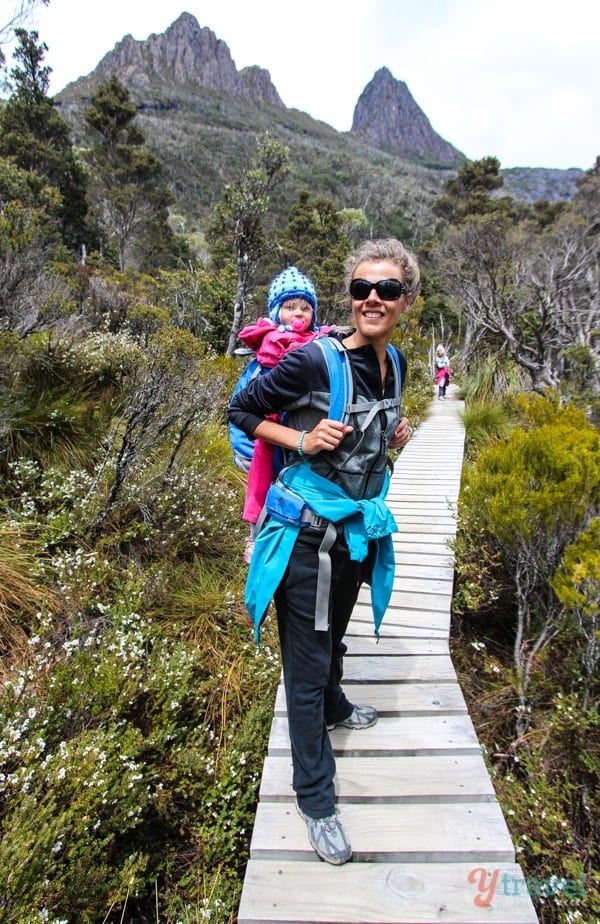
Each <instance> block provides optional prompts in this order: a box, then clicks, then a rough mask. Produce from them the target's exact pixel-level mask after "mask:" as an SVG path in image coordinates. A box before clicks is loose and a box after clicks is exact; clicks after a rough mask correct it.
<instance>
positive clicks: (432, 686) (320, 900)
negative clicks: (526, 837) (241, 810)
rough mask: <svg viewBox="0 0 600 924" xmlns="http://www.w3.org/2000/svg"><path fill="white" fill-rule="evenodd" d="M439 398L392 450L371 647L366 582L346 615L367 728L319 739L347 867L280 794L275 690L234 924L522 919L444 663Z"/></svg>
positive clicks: (457, 425)
mask: <svg viewBox="0 0 600 924" xmlns="http://www.w3.org/2000/svg"><path fill="white" fill-rule="evenodd" d="M455 393H456V390H455V389H453V388H452V386H451V387H450V389H449V397H448V399H447V400H445V401H434V402H433V403H432V405H431V408H430V413H429V416H428V417H427V419H426V420H425V421H424V422H423V423H422V424H421V426H420V427H419V429H418V431H417V432H416V433H415V435H414V436H413V438H412V440H411V442H410V444H409V445H408V446H407V447H406V449H405V450H404V451H403V452H402V454H401V457H400V459H399V461H398V463H397V466H396V471H395V473H394V476H393V479H392V485H391V490H390V494H389V496H388V502H389V505H390V507H391V509H392V511H393V513H394V515H395V517H396V521H397V523H398V527H399V532H398V533H397V534H396V535H395V537H394V543H395V550H396V562H397V567H396V579H395V582H394V591H393V595H392V600H391V605H390V607H389V609H388V611H387V613H386V616H385V619H384V622H383V625H382V630H381V638H380V640H379V642H377V640H376V639H375V638H374V636H373V621H372V615H371V609H370V605H369V603H368V600H369V592H368V588H367V589H366V590H363V591H361V596H360V598H359V602H358V605H357V607H356V609H355V612H354V615H353V617H352V620H351V622H350V626H349V630H348V635H347V642H348V654H347V656H346V658H345V661H344V667H345V674H344V687H345V689H346V692H347V693H348V696H349V698H350V699H352V700H353V701H354V702H358V703H370V704H372V705H373V706H376V707H377V709H378V711H379V716H380V718H379V721H378V723H377V724H376V725H375V726H373V727H372V728H369V729H364V730H362V731H349V730H348V729H344V728H337V729H335V730H334V731H333V732H331V736H332V741H333V744H334V750H335V753H336V764H337V776H336V791H337V795H338V811H339V816H340V820H341V821H342V822H343V824H344V826H345V828H346V831H347V833H348V836H349V838H350V841H351V843H352V847H353V851H354V853H353V859H352V862H350V863H347V864H345V865H344V866H341V867H334V866H331V865H329V864H327V863H323V862H322V861H320V860H319V858H318V857H317V856H316V854H315V853H314V851H313V850H312V848H311V846H310V844H309V842H308V839H307V835H306V825H305V823H304V821H303V820H302V819H301V818H300V817H299V816H298V814H297V812H296V808H295V805H294V794H293V791H292V787H291V759H290V745H289V738H288V733H287V719H286V709H285V694H284V692H283V688H282V687H281V686H280V688H279V690H278V693H277V699H276V703H275V712H274V718H273V725H272V729H271V736H270V741H269V749H268V755H267V757H266V760H265V764H264V770H263V776H262V784H261V789H260V800H259V804H258V807H257V813H256V820H255V825H254V831H253V835H252V842H251V847H250V860H249V863H248V866H247V870H246V876H245V880H244V886H243V890H242V896H241V902H240V907H239V914H238V922H239V924H276V922H285V924H301V922H302V924H319V922H329V924H430V922H431V924H433V922H436V924H437V922H449V924H483V922H485V924H536V922H537V921H538V919H537V916H536V914H535V910H534V908H533V904H532V902H531V899H530V898H529V895H528V893H527V888H526V883H525V880H524V877H523V874H522V872H521V869H520V867H519V866H518V865H517V864H516V863H515V852H514V847H513V844H512V841H511V838H510V835H509V832H508V828H507V826H506V823H505V820H504V817H503V815H502V812H501V810H500V807H499V805H498V803H497V801H496V798H495V795H494V790H493V787H492V783H491V781H490V778H489V775H488V772H487V769H486V766H485V762H484V760H483V757H482V754H481V748H480V746H479V744H478V741H477V737H476V735H475V731H474V729H473V725H472V723H471V720H470V718H469V715H468V712H467V708H466V705H465V701H464V698H463V696H462V693H461V690H460V687H459V685H458V682H457V678H456V674H455V672H454V668H453V666H452V662H451V659H450V654H449V644H448V637H449V627H450V604H451V597H452V584H453V565H454V560H453V554H452V550H451V547H450V545H449V542H450V541H451V540H452V539H453V538H454V535H455V532H456V520H455V510H456V501H457V497H458V491H459V485H460V475H461V468H462V462H463V446H464V430H463V426H462V420H461V416H460V414H461V411H462V409H463V407H462V403H461V402H460V401H458V400H457V399H456V398H455V397H454V394H455Z"/></svg>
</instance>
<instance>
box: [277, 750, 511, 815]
mask: <svg viewBox="0 0 600 924" xmlns="http://www.w3.org/2000/svg"><path fill="white" fill-rule="evenodd" d="M336 768H337V773H336V777H335V789H336V797H337V801H338V802H339V803H343V802H360V803H368V802H385V803H397V802H494V801H495V800H496V796H495V793H494V787H493V786H492V782H491V780H490V777H489V773H488V771H487V767H486V765H485V761H484V760H483V757H482V756H481V755H480V754H453V755H451V756H448V755H445V754H438V755H436V756H435V757H432V756H431V755H430V754H427V755H426V756H420V755H414V754H413V755H411V756H409V757H406V756H402V755H400V756H394V757H363V756H361V757H338V758H336ZM260 799H261V800H262V801H266V802H293V801H294V791H293V789H292V761H291V758H290V757H279V756H268V757H267V758H266V760H265V763H264V768H263V773H262V781H261V787H260Z"/></svg>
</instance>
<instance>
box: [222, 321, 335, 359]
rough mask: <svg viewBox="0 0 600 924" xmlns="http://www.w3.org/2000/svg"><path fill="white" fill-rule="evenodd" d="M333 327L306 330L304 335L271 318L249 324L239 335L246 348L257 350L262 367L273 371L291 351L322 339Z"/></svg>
mask: <svg viewBox="0 0 600 924" xmlns="http://www.w3.org/2000/svg"><path fill="white" fill-rule="evenodd" d="M330 330H332V327H331V326H328V327H327V326H325V327H320V328H319V329H318V330H306V331H304V332H303V333H300V332H299V331H295V330H288V329H287V328H285V327H284V328H282V327H281V326H278V325H277V324H274V323H273V321H271V320H270V319H269V318H259V319H258V321H257V322H256V324H248V326H247V327H244V328H243V330H242V331H241V332H240V334H239V338H240V340H242V341H243V342H244V343H245V344H246V346H249V347H250V349H252V350H256V358H257V359H258V361H259V363H260V364H261V366H265V367H266V368H267V369H272V368H273V366H276V365H277V363H278V362H279V360H280V359H282V358H283V357H284V356H285V354H286V353H288V352H289V351H290V350H295V349H297V348H298V347H301V346H304V344H305V343H310V341H311V340H314V339H315V337H321V336H322V335H323V334H326V333H327V332H328V331H330Z"/></svg>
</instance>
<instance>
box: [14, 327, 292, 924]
mask: <svg viewBox="0 0 600 924" xmlns="http://www.w3.org/2000/svg"><path fill="white" fill-rule="evenodd" d="M0 350H1V344H0ZM142 353H143V350H142V348H141V347H140V346H139V344H138V343H135V342H134V341H132V340H131V339H130V338H129V337H128V336H127V335H126V334H124V333H123V332H121V333H119V334H116V335H115V334H111V333H109V332H108V331H100V332H96V333H91V334H89V335H88V336H86V337H85V338H84V337H76V336H71V339H65V340H64V341H61V340H60V338H57V342H56V343H55V344H53V347H52V351H51V352H48V350H47V346H45V345H44V344H43V343H42V341H41V340H40V341H39V342H33V341H32V342H30V343H28V344H27V347H26V348H25V347H22V348H21V352H20V353H13V354H11V356H14V357H16V358H15V359H14V361H13V359H11V362H13V367H14V376H15V377H14V384H15V388H16V387H17V385H18V389H20V391H19V395H21V396H22V398H23V400H22V403H21V404H20V405H19V414H20V415H21V416H19V418H17V416H16V415H13V416H12V417H11V418H10V420H7V427H5V429H4V430H3V431H2V435H3V436H4V437H5V438H6V440H9V438H10V441H9V442H6V443H5V448H6V452H5V453H4V455H3V456H2V457H1V459H0V462H1V465H2V473H3V475H4V476H5V477H4V478H3V480H2V482H0V503H1V504H2V515H3V530H2V537H1V540H0V576H1V577H2V578H3V580H2V588H1V590H0V644H1V645H2V655H3V657H2V660H1V661H0V920H2V922H3V924H91V922H100V921H102V922H106V924H111V922H117V921H125V920H126V921H128V922H130V924H137V922H139V924H146V922H147V921H149V920H155V919H156V916H157V909H159V915H160V917H159V919H160V920H161V922H164V924H175V922H176V921H181V922H186V924H188V922H189V924H191V922H198V921H206V920H212V921H215V922H221V921H223V922H225V921H233V920H234V919H235V914H236V909H237V901H238V898H239V892H240V889H241V882H242V875H243V869H244V865H245V861H246V858H247V852H248V845H249V841H250V831H251V828H252V822H253V817H254V810H255V803H256V799H257V787H258V781H259V775H260V767H261V765H262V760H263V755H264V750H265V748H266V739H267V735H268V729H269V726H270V717H271V714H272V706H273V697H274V691H275V687H276V684H277V680H278V676H279V670H280V667H279V662H278V656H277V655H276V654H275V648H274V647H273V646H271V647H270V646H269V636H270V635H272V634H273V633H274V631H275V628H274V626H273V625H269V626H267V627H266V628H265V632H264V633H263V637H264V639H265V642H264V644H263V646H262V647H261V649H260V650H259V649H257V648H256V646H255V644H254V640H253V637H252V630H251V628H250V626H249V625H248V623H247V621H246V618H245V612H244V607H243V581H244V577H245V566H244V565H243V562H242V550H243V538H244V536H245V533H246V526H245V524H243V522H242V520H241V509H242V505H243V488H244V485H243V481H242V479H241V476H240V473H239V472H238V471H237V469H235V467H234V465H233V462H232V459H231V450H230V447H229V442H228V438H227V433H226V428H225V424H224V419H225V414H224V405H225V401H226V399H227V397H228V393H229V390H230V388H229V386H230V385H231V387H233V381H232V380H233V379H234V378H235V375H236V368H235V364H231V363H230V362H229V361H225V360H224V359H223V358H222V357H221V358H217V357H213V356H212V355H211V353H210V351H207V350H204V349H203V348H202V345H201V344H199V343H193V342H191V340H190V338H189V337H184V338H176V337H172V338H170V339H169V337H168V336H165V337H164V338H163V340H162V341H161V342H160V343H159V342H156V343H155V344H154V346H153V351H150V352H147V353H146V354H144V355H142ZM9 369H10V365H9V364H8V365H5V367H4V370H3V373H2V374H3V375H4V379H3V380H2V382H0V384H6V382H7V380H8V379H7V376H8V372H7V370H9ZM147 374H149V375H150V380H149V384H148V380H147V379H146V378H145V376H146V375H147ZM44 377H46V379H47V380H48V381H50V380H51V381H52V386H53V387H52V389H51V393H50V392H48V393H47V394H46V395H45V397H44V403H43V408H42V406H41V405H40V403H39V400H38V399H39V395H40V387H41V385H42V384H43V381H44ZM61 382H62V385H61ZM63 386H64V389H65V390H66V392H68V395H65V393H64V391H61V389H63ZM173 389H176V391H174V390H173ZM15 394H16V392H15ZM139 398H142V399H144V400H146V399H148V402H149V403H148V404H147V405H145V414H146V416H145V418H144V424H143V426H140V427H139V429H137V430H136V421H137V420H138V418H136V416H135V415H136V409H137V408H138V403H137V402H138V399H139ZM154 398H156V403H155V404H153V403H152V400H153V399H154ZM63 399H65V400H63ZM76 399H77V400H76ZM79 399H81V400H79ZM151 399H152V400H151ZM28 408H30V410H31V409H32V410H31V414H32V416H31V417H30V418H27V417H26V413H28V411H27V409H28ZM58 410H60V414H59V416H56V414H55V411H58ZM67 410H68V415H67ZM42 411H43V413H41V412H42ZM61 415H62V416H61ZM67 416H68V421H67ZM46 421H50V424H49V427H46ZM57 421H58V423H61V421H62V422H63V423H65V428H64V433H65V434H66V435H68V437H69V438H68V439H66V440H63V439H61V440H58V439H57V440H56V441H55V440H54V437H55V436H57V435H58V434H59V430H58V429H57V426H58V424H57ZM34 422H35V423H34ZM67 422H68V424H69V427H68V429H67V428H66V423H67ZM32 426H33V429H31V428H32ZM61 426H62V423H61ZM127 426H130V430H129V431H128V437H127V442H125V443H124V442H123V441H122V439H121V435H122V434H123V432H124V431H125V429H126V428H127ZM10 428H12V429H10ZM17 432H18V433H22V434H27V433H29V432H33V433H35V439H33V440H31V441H28V440H26V439H22V440H21V439H17V438H16V436H15V434H17ZM74 436H76V437H77V439H76V440H75V439H74V438H73V437H74ZM121 450H124V452H125V453H126V456H124V457H123V458H122V459H121V461H119V452H120V451H121ZM123 460H124V461H123ZM121 462H123V464H121ZM117 480H118V484H117ZM115 485H116V487H117V490H116V491H114V492H113V497H112V500H111V502H110V504H108V505H107V500H108V499H109V498H110V493H111V490H112V489H113V488H114V487H115ZM102 513H103V514H104V515H103V516H100V515H99V514H102ZM9 629H10V631H9Z"/></svg>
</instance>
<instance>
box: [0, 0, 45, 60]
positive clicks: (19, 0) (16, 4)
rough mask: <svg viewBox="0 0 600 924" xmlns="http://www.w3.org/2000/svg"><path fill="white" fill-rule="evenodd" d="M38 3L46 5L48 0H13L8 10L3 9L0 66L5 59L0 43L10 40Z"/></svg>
mask: <svg viewBox="0 0 600 924" xmlns="http://www.w3.org/2000/svg"><path fill="white" fill-rule="evenodd" d="M39 3H43V5H44V6H48V4H49V3H50V0H13V2H12V3H11V4H10V6H9V7H8V10H6V9H5V12H4V13H3V16H2V20H0V67H2V66H3V65H4V63H5V60H6V59H5V55H4V52H3V51H2V45H4V44H6V42H8V41H10V39H11V36H12V33H13V31H14V30H15V29H18V28H19V27H20V26H23V25H24V24H25V23H26V22H27V20H28V18H29V16H30V15H31V13H32V12H33V9H34V7H36V6H37V5H38V4H39ZM6 17H7V18H6Z"/></svg>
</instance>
